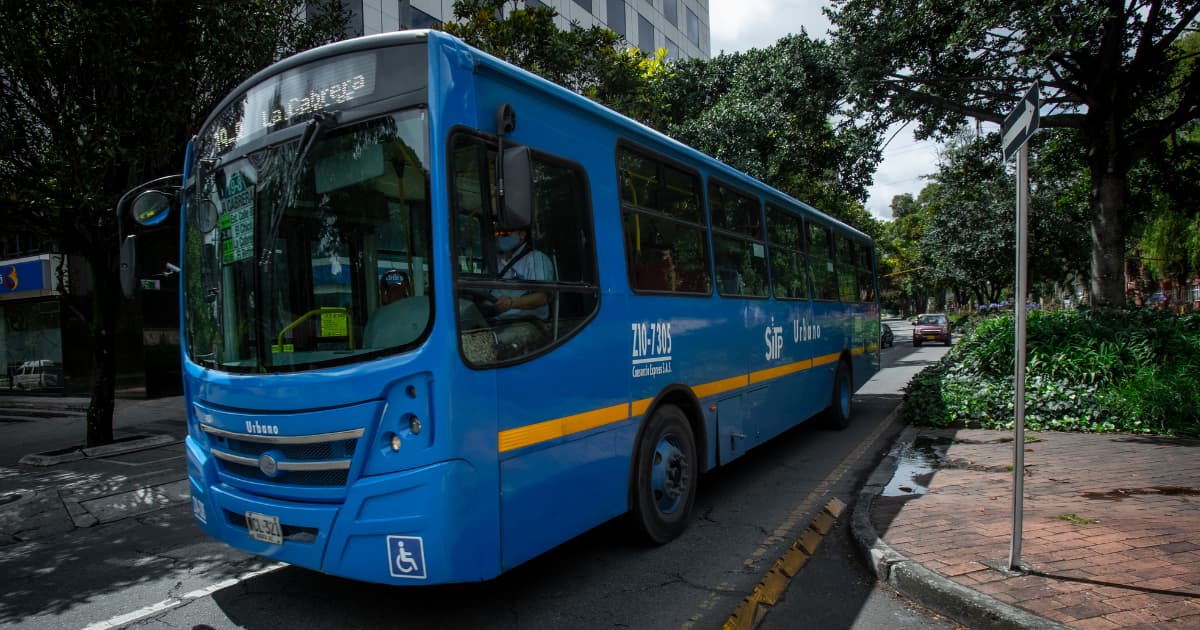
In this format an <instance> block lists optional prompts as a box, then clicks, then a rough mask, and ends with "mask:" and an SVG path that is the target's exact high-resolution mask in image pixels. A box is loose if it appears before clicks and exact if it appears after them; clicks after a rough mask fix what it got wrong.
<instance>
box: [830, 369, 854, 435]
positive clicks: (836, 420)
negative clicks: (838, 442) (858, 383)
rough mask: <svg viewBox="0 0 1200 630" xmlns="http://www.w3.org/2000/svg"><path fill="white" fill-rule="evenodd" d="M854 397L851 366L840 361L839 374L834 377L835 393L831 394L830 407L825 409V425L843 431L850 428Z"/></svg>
mask: <svg viewBox="0 0 1200 630" xmlns="http://www.w3.org/2000/svg"><path fill="white" fill-rule="evenodd" d="M853 395H854V385H853V384H852V383H851V381H850V365H849V364H847V363H846V362H845V361H839V362H838V367H837V372H836V373H835V374H834V376H833V392H832V393H831V394H830V399H829V407H827V408H826V409H825V424H826V426H828V427H829V428H831V429H836V430H839V431H840V430H842V429H845V428H846V427H848V426H850V412H851V408H850V398H851V396H853Z"/></svg>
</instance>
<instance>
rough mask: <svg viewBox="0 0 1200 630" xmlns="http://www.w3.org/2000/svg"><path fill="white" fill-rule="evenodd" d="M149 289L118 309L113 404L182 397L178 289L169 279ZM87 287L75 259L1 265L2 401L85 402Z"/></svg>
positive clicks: (39, 258) (88, 378)
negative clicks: (67, 398) (77, 398)
mask: <svg viewBox="0 0 1200 630" xmlns="http://www.w3.org/2000/svg"><path fill="white" fill-rule="evenodd" d="M60 267H61V270H60ZM60 277H61V278H63V280H62V281H61V282H60V281H59V278H60ZM151 284H152V286H150V287H148V289H150V290H146V291H143V292H142V293H141V294H140V295H139V296H138V298H137V299H136V300H132V301H126V302H122V305H121V308H122V312H121V315H120V317H119V318H118V325H117V330H116V334H117V353H116V375H115V376H116V388H117V395H118V396H125V397H143V396H145V397H155V396H170V395H177V394H179V393H180V392H181V391H182V389H183V386H182V378H181V373H180V364H179V308H178V300H179V297H178V296H179V283H178V280H177V279H176V278H174V277H171V278H166V279H165V280H162V281H151ZM91 287H92V281H91V277H90V275H89V274H88V271H87V265H86V264H85V263H84V262H83V261H82V260H79V259H76V258H75V257H71V256H66V257H64V256H62V255H59V254H36V255H30V256H24V257H20V258H12V259H8V260H0V396H3V395H31V394H32V395H58V396H89V395H91V387H92V355H91V338H90V336H89V335H88V327H89V324H90V322H89V321H88V320H89V318H90V314H91V307H92V301H91V299H90V297H91V296H90V294H91Z"/></svg>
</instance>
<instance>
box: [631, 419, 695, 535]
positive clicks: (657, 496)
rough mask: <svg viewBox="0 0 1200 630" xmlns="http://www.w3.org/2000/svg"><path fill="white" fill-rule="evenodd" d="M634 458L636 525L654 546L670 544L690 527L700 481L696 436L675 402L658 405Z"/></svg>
mask: <svg viewBox="0 0 1200 630" xmlns="http://www.w3.org/2000/svg"><path fill="white" fill-rule="evenodd" d="M636 457H637V468H636V473H635V475H634V481H633V482H634V487H633V512H632V518H633V524H634V526H635V528H636V529H637V530H639V531H640V532H641V533H642V534H644V535H645V537H646V538H648V539H649V540H650V541H652V542H654V543H655V544H660V545H661V544H663V543H666V542H670V541H671V540H673V539H675V538H676V537H678V536H679V535H680V534H681V533H683V530H684V529H686V528H687V525H688V521H689V520H690V519H691V514H692V506H693V505H695V503H696V482H697V481H698V479H699V470H698V465H697V457H696V439H695V436H693V435H692V429H691V425H689V424H688V420H687V416H685V415H684V414H683V411H681V410H680V409H679V408H678V407H676V406H674V405H663V406H661V407H659V408H658V409H657V410H656V411H655V412H654V415H653V416H651V417H650V420H649V424H647V426H646V430H645V432H644V433H643V434H642V440H641V442H639V443H638V447H637V453H636Z"/></svg>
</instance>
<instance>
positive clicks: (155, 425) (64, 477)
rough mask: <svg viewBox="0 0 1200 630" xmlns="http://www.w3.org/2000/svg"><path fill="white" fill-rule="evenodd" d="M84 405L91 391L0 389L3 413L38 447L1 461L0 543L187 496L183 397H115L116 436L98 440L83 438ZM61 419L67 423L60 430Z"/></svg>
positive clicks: (169, 503)
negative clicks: (53, 393)
mask: <svg viewBox="0 0 1200 630" xmlns="http://www.w3.org/2000/svg"><path fill="white" fill-rule="evenodd" d="M87 405H88V400H87V399H86V398H83V399H81V398H49V397H32V396H30V397H18V396H3V397H0V416H4V417H5V418H8V419H9V420H11V421H13V422H15V423H17V424H16V426H15V428H14V431H16V432H17V433H16V434H17V435H21V434H26V435H29V436H31V439H30V441H29V442H28V443H36V444H38V445H40V447H41V448H40V449H39V450H38V451H37V452H32V453H27V454H25V455H24V456H23V457H20V461H19V463H17V464H15V465H8V466H0V546H3V545H9V544H15V543H19V542H25V541H31V540H37V539H41V538H47V537H49V536H54V535H59V534H63V533H66V532H70V531H71V530H73V529H76V528H80V527H92V526H95V525H98V524H104V523H110V522H114V521H118V520H121V519H124V518H129V517H132V516H138V515H141V514H145V513H147V512H151V511H154V510H159V509H162V508H164V507H169V506H172V505H179V504H181V503H186V502H187V501H189V500H190V497H189V492H188V486H187V483H188V482H187V464H186V460H185V453H184V450H183V438H184V435H185V434H186V432H187V428H186V421H185V419H184V406H183V399H182V398H181V397H171V398H158V399H148V400H147V399H118V400H117V401H116V410H115V412H114V414H113V426H114V435H115V437H116V439H117V440H118V441H117V442H116V443H114V444H110V445H106V446H101V447H96V448H82V447H81V445H80V444H79V440H80V437H81V436H82V435H83V428H82V427H83V422H84V415H83V412H84V411H86V409H87ZM48 424H52V425H53V426H49V427H48V426H47V425H48ZM64 425H68V426H70V430H61V428H62V427H63V426H64ZM35 434H36V435H35ZM12 437H13V436H12V435H11V434H10V435H9V438H10V439H11V438H12ZM6 448H8V449H9V450H11V449H13V448H21V444H9V445H6ZM11 459H12V460H15V459H17V458H16V457H12V458H11Z"/></svg>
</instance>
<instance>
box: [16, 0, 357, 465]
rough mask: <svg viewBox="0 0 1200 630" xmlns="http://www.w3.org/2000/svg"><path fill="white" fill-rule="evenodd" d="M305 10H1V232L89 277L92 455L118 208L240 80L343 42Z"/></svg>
mask: <svg viewBox="0 0 1200 630" xmlns="http://www.w3.org/2000/svg"><path fill="white" fill-rule="evenodd" d="M305 4H306V3H305V2H303V1H302V0H199V1H196V2H187V3H171V2H167V3H136V2H134V3H130V2H120V1H117V0H49V1H47V2H38V3H24V2H14V1H8V0H5V1H4V2H2V3H0V190H3V191H4V192H3V197H0V207H3V212H4V217H5V221H4V222H5V229H7V230H16V231H21V232H25V233H29V234H32V235H37V236H39V237H41V238H44V239H47V240H50V241H53V242H55V243H57V246H58V249H59V250H60V251H61V253H63V254H68V255H76V256H78V257H79V258H80V259H81V260H83V261H84V262H85V263H86V265H87V267H88V274H87V275H88V277H90V279H91V286H90V287H89V288H88V291H87V293H86V294H87V296H88V298H89V300H90V304H87V305H80V307H79V308H73V309H72V310H71V312H72V313H73V315H74V317H76V318H78V319H79V320H81V321H82V322H83V323H84V325H86V327H87V329H88V331H89V335H90V339H91V348H90V351H91V355H92V384H91V403H90V405H89V406H88V412H87V427H86V444H87V445H89V446H91V445H97V444H104V443H107V442H111V441H112V438H113V432H112V412H113V402H114V386H115V382H114V381H115V367H116V363H115V352H116V344H115V335H114V331H115V328H116V325H117V318H118V317H119V313H120V308H121V298H120V295H119V292H118V288H117V287H118V276H117V237H118V235H117V231H116V214H115V212H114V208H115V206H116V203H117V200H118V199H119V198H120V197H121V195H122V194H123V193H124V192H125V191H126V190H127V189H128V188H130V187H131V186H133V185H135V184H137V183H140V182H142V181H146V180H149V179H152V178H154V177H157V176H160V175H164V174H167V173H171V172H177V171H178V170H179V165H180V164H182V163H183V149H184V147H185V145H186V143H187V139H188V138H189V137H190V135H191V134H192V133H193V131H194V130H195V129H196V128H197V127H198V126H199V125H200V123H201V122H203V119H204V117H205V116H206V114H207V112H208V111H209V110H210V109H211V108H212V107H213V106H214V105H215V104H216V101H217V100H218V99H220V98H221V97H223V96H224V94H225V93H227V92H228V91H230V90H231V89H232V88H233V87H235V86H236V85H237V84H238V83H239V82H241V81H242V80H243V79H245V78H246V77H248V76H249V75H250V74H252V73H253V72H254V71H256V70H258V69H260V68H262V67H263V66H265V65H267V64H269V63H271V62H273V61H275V60H277V59H279V58H281V57H282V56H285V55H287V54H289V53H292V52H296V51H299V50H303V49H306V48H311V47H313V46H315V45H318V44H320V43H324V42H326V41H331V40H334V39H338V38H340V37H341V36H342V34H343V33H344V30H345V24H346V23H347V16H346V14H345V13H344V11H343V10H342V8H341V5H340V3H339V2H337V1H336V0H333V1H329V2H325V3H323V6H322V7H321V9H320V10H318V11H315V12H312V11H311V8H310V16H309V19H307V20H306V19H304V9H305ZM60 273H61V272H60ZM62 280H63V279H62V278H59V283H60V286H61V284H62Z"/></svg>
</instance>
